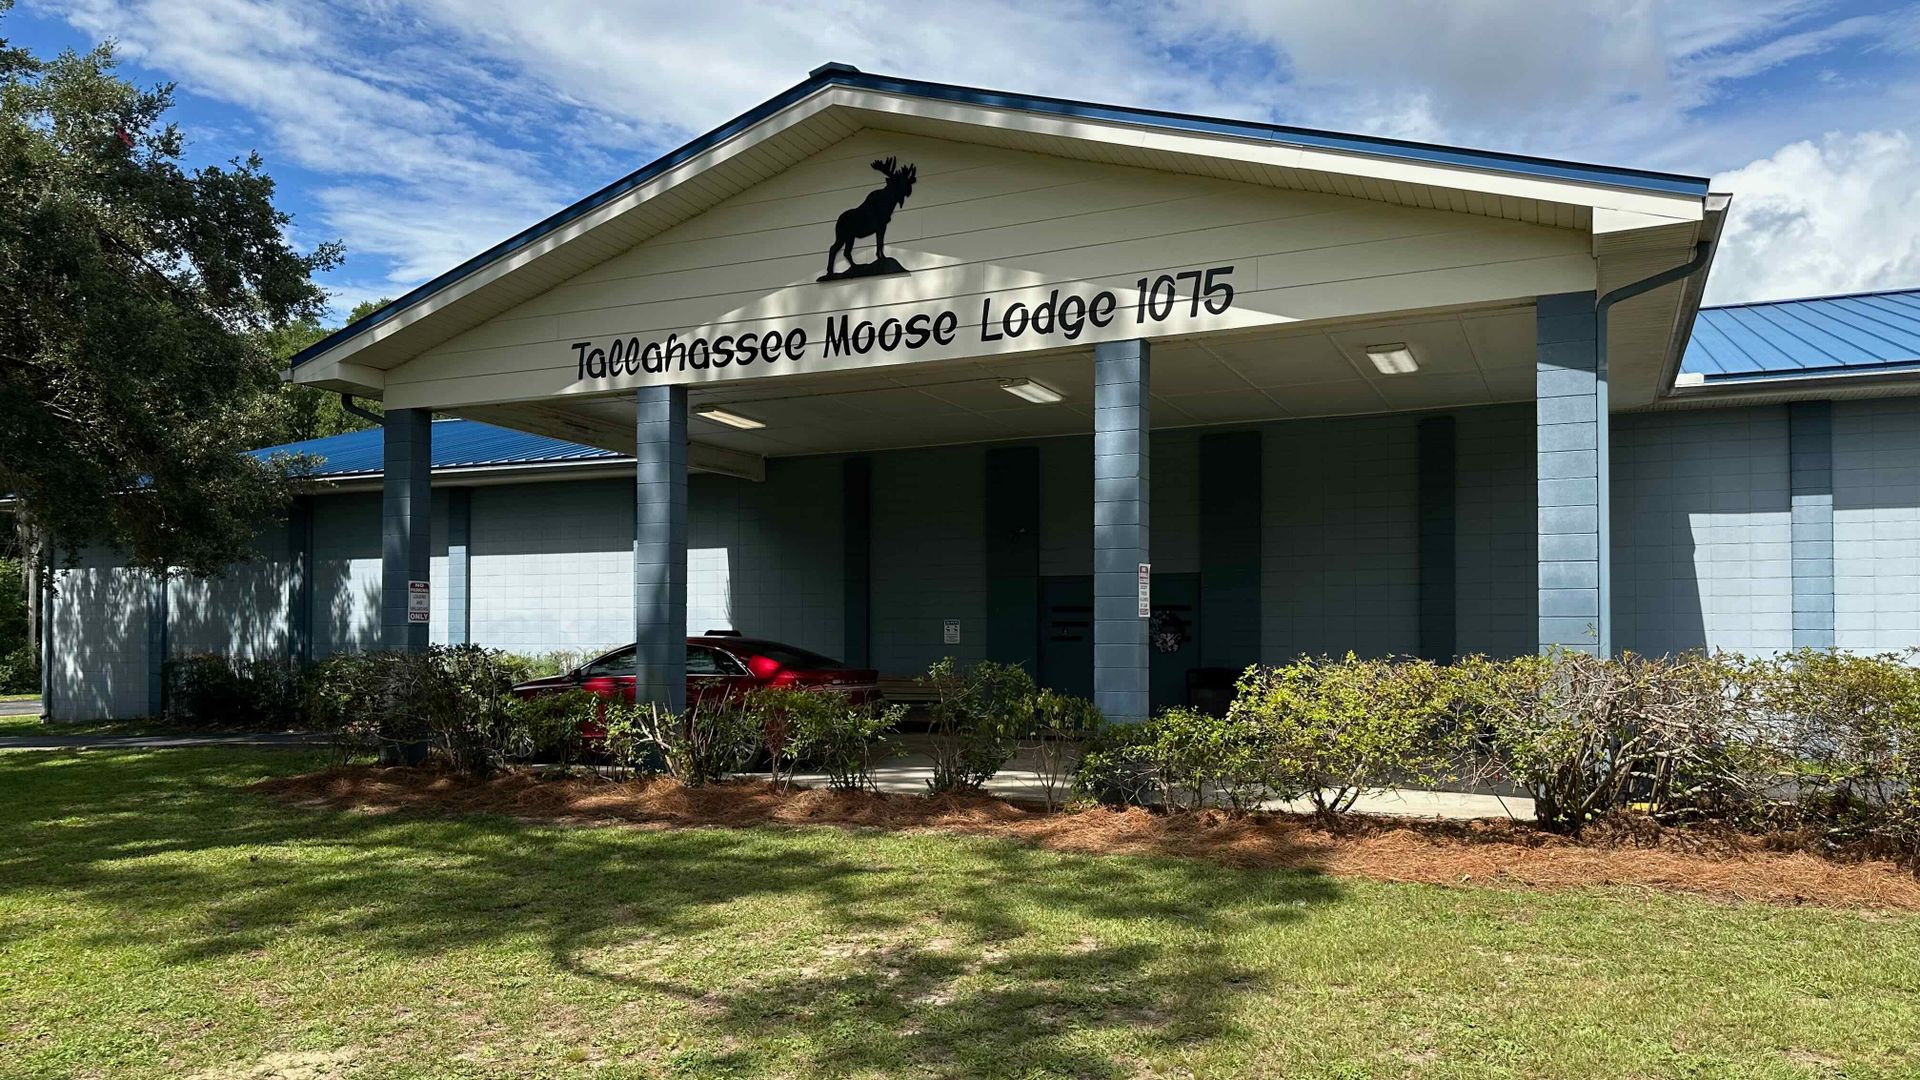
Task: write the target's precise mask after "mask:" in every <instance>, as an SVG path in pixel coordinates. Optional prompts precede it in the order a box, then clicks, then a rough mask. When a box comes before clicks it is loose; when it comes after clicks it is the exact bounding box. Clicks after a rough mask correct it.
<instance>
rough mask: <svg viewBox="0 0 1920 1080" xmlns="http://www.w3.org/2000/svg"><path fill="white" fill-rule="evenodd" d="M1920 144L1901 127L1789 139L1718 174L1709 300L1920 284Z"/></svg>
mask: <svg viewBox="0 0 1920 1080" xmlns="http://www.w3.org/2000/svg"><path fill="white" fill-rule="evenodd" d="M1916 176H1920V146H1916V145H1915V142H1914V140H1913V138H1912V137H1910V136H1909V135H1907V134H1906V133H1904V132H1898V131H1869V132H1860V133H1855V134H1829V135H1827V136H1825V137H1824V138H1822V139H1820V140H1819V141H1818V142H1813V141H1805V142H1796V143H1793V144H1791V145H1789V146H1785V147H1782V148H1781V149H1780V151H1779V152H1778V153H1776V154H1774V155H1772V156H1771V157H1767V158H1762V159H1761V160H1759V161H1755V162H1753V163H1752V164H1750V165H1747V166H1745V167H1744V168H1740V169H1735V170H1734V171H1733V172H1730V173H1728V174H1726V175H1724V176H1721V177H1719V178H1717V179H1716V180H1715V182H1714V187H1715V188H1717V189H1723V190H1726V191H1730V192H1733V193H1734V200H1733V208H1732V212H1731V214H1730V215H1729V217H1728V221H1727V230H1726V235H1725V236H1724V237H1723V239H1722V241H1721V246H1720V251H1719V254H1718V255H1716V256H1715V259H1714V270H1713V276H1712V277H1711V278H1710V279H1709V281H1708V286H1707V299H1708V302H1710V303H1729V302H1738V301H1741V300H1755V299H1772V298H1779V297H1787V296H1815V295H1821V294H1825V293H1837V292H1858V291H1862V290H1868V289H1878V288H1892V287H1900V286H1913V285H1920V185H1917V184H1916V183H1915V181H1914V178H1915V177H1916Z"/></svg>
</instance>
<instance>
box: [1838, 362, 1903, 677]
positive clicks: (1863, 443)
mask: <svg viewBox="0 0 1920 1080" xmlns="http://www.w3.org/2000/svg"><path fill="white" fill-rule="evenodd" d="M1833 558H1834V565H1833V568H1834V580H1833V586H1834V597H1833V618H1834V644H1835V645H1836V646H1838V647H1839V648H1842V649H1858V650H1861V651H1866V652H1879V651H1882V650H1891V649H1907V648H1912V647H1913V646H1915V645H1920V398H1883V399H1880V400H1877V401H1839V402H1835V403H1834V406H1833Z"/></svg>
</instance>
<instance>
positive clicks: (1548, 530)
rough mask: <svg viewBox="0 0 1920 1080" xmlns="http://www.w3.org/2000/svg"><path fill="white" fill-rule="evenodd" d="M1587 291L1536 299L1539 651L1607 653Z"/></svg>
mask: <svg viewBox="0 0 1920 1080" xmlns="http://www.w3.org/2000/svg"><path fill="white" fill-rule="evenodd" d="M1594 300H1595V298H1594V294H1593V293H1590V292H1586V293H1561V294H1559V295H1557V296H1542V297H1540V298H1539V300H1538V301H1537V306H1536V309H1535V316H1536V322H1535V326H1536V335H1535V336H1536V341H1537V342H1538V350H1539V353H1538V357H1537V361H1536V364H1535V367H1534V388H1535V393H1536V400H1535V412H1534V417H1535V446H1534V449H1535V454H1534V475H1535V479H1536V487H1537V490H1538V493H1539V515H1540V517H1539V527H1540V531H1539V541H1540V547H1539V553H1540V554H1539V594H1540V609H1539V624H1540V649H1541V651H1542V652H1545V651H1546V650H1548V649H1552V648H1565V649H1572V650H1575V651H1578V652H1584V653H1593V654H1598V655H1601V656H1607V655H1611V654H1612V652H1613V627H1612V623H1613V613H1612V610H1611V608H1612V601H1613V597H1612V593H1613V589H1612V587H1611V586H1612V581H1611V579H1612V573H1611V567H1610V566H1609V562H1610V559H1611V554H1612V553H1611V550H1610V549H1611V546H1612V545H1611V542H1610V532H1611V524H1610V518H1611V514H1610V507H1609V503H1610V501H1611V500H1610V499H1609V498H1608V488H1609V486H1610V485H1609V483H1608V479H1609V478H1608V460H1607V459H1608V445H1607V444H1608V438H1607V381H1606V378H1605V377H1604V375H1602V373H1601V372H1600V370H1599V349H1598V346H1597V341H1598V333H1597V328H1598V325H1599V324H1598V322H1597V321H1596V319H1595V315H1594Z"/></svg>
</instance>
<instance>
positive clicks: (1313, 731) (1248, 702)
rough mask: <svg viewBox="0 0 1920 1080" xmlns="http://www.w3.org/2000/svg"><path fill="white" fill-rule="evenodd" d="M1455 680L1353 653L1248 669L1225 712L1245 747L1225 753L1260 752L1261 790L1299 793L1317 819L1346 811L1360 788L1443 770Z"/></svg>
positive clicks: (1431, 777) (1407, 663) (1423, 779)
mask: <svg viewBox="0 0 1920 1080" xmlns="http://www.w3.org/2000/svg"><path fill="white" fill-rule="evenodd" d="M1452 685H1453V684H1452V680H1450V679H1448V678H1447V677H1446V675H1445V671H1444V669H1442V668H1440V667H1438V666H1436V665H1434V664H1432V663H1429V662H1427V661H1424V660H1362V659H1360V658H1359V657H1356V656H1355V655H1354V654H1352V653H1348V654H1347V655H1346V656H1345V657H1343V658H1341V659H1337V660H1336V659H1331V658H1327V657H1322V658H1319V659H1311V658H1307V657H1302V658H1301V659H1299V660H1297V661H1295V662H1293V663H1291V664H1283V665H1280V666H1277V667H1258V666H1256V667H1250V668H1248V669H1247V670H1246V672H1245V673H1243V674H1242V675H1241V677H1240V680H1239V682H1238V684H1237V687H1236V689H1237V693H1236V694H1235V697H1234V700H1233V704H1232V706H1231V707H1230V708H1229V710H1228V713H1227V715H1228V717H1229V718H1230V719H1231V720H1232V721H1234V722H1235V724H1234V725H1233V728H1234V729H1236V730H1239V731H1241V732H1243V733H1244V734H1242V735H1241V736H1239V737H1240V738H1241V739H1242V740H1243V741H1244V742H1245V743H1247V744H1251V745H1250V746H1245V747H1243V746H1241V745H1235V746H1233V747H1232V748H1231V750H1230V752H1231V753H1234V754H1237V755H1244V754H1246V753H1252V754H1255V755H1257V756H1258V757H1259V758H1260V759H1261V762H1262V765H1263V766H1264V768H1261V769H1259V770H1258V771H1259V772H1260V774H1261V777H1262V779H1264V781H1265V783H1266V784H1267V786H1268V787H1270V788H1272V789H1274V790H1276V791H1282V792H1301V793H1304V794H1305V795H1306V796H1307V797H1308V798H1309V799H1311V800H1312V801H1313V805H1314V809H1315V810H1316V811H1318V812H1319V813H1320V814H1322V815H1332V814H1338V813H1343V812H1345V811H1347V810H1350V809H1352V807H1353V804H1354V801H1355V800H1356V799H1358V798H1359V797H1360V795H1361V794H1362V793H1364V792H1367V791H1370V790H1379V789H1382V788H1387V787H1391V786H1393V785H1395V784H1425V783H1432V782H1434V781H1435V780H1437V779H1438V778H1439V777H1440V776H1441V775H1442V774H1443V773H1444V772H1445V771H1446V769H1447V766H1448V765H1449V763H1450V759H1451V757H1452V751H1453V747H1452V745H1451V740H1450V739H1449V738H1448V737H1447V734H1446V721H1447V720H1448V719H1449V718H1450V716H1451V710H1452V705H1453V697H1454V694H1453V690H1452ZM1243 767H1245V766H1241V765H1238V764H1236V768H1243Z"/></svg>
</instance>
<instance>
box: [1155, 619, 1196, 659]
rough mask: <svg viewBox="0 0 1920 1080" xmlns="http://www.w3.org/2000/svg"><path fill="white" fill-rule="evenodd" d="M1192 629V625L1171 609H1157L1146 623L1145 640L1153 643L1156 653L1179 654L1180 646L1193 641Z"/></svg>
mask: <svg viewBox="0 0 1920 1080" xmlns="http://www.w3.org/2000/svg"><path fill="white" fill-rule="evenodd" d="M1192 627H1193V624H1192V623H1189V622H1188V621H1187V620H1185V619H1183V618H1181V617H1180V616H1178V615H1176V614H1174V613H1173V610H1172V609H1171V608H1159V609H1157V610H1156V611H1154V613H1153V619H1152V621H1150V622H1148V623H1147V640H1148V641H1150V642H1152V643H1153V648H1154V651H1156V652H1163V653H1174V652H1179V651H1180V646H1182V645H1185V644H1186V643H1187V642H1189V641H1192V640H1193V632H1192Z"/></svg>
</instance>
